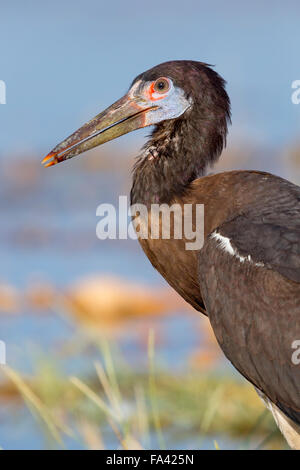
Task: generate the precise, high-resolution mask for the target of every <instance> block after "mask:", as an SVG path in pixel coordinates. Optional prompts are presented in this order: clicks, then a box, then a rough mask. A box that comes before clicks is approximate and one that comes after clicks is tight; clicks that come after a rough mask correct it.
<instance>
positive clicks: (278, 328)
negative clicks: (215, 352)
mask: <svg viewBox="0 0 300 470" xmlns="http://www.w3.org/2000/svg"><path fill="white" fill-rule="evenodd" d="M291 197H292V198H294V199H295V197H296V199H297V198H298V192H297V193H296V194H294V195H291V194H290V195H289V196H288V197H287V199H289V198H291ZM299 201H300V198H299V200H298V205H297V204H295V200H294V204H291V201H290V200H289V201H287V204H286V205H285V204H282V205H280V204H279V206H280V208H279V206H278V205H277V210H275V211H274V208H273V207H272V204H275V205H276V201H272V202H271V203H270V204H269V205H268V204H265V205H264V206H263V207H262V205H260V206H259V205H258V207H256V208H255V207H252V208H251V210H250V212H248V213H247V212H246V213H242V214H240V215H239V216H237V217H236V218H234V219H232V220H230V221H228V222H225V223H224V224H223V225H221V226H220V227H218V228H217V229H216V230H215V231H214V232H213V233H212V234H210V235H209V236H208V237H207V239H206V241H205V243H204V246H203V248H202V250H201V251H200V253H199V278H200V288H201V292H202V295H203V299H204V303H205V306H206V309H207V311H208V316H209V318H210V321H211V323H212V326H213V329H214V332H215V334H216V337H217V339H218V342H219V344H220V346H221V348H222V349H223V351H224V353H225V355H226V356H227V357H228V358H229V360H230V361H231V362H232V363H233V365H234V366H235V367H236V368H237V369H238V370H239V371H240V372H241V373H242V374H243V375H244V376H245V377H246V378H247V379H248V380H249V381H250V382H252V383H253V384H254V385H255V386H256V387H257V388H258V389H259V390H261V391H262V392H264V394H265V395H266V396H267V397H268V398H269V399H271V401H273V402H274V403H275V404H277V406H278V407H279V408H280V409H281V410H282V411H284V412H285V413H286V414H287V415H288V416H289V417H290V418H291V419H293V420H294V421H295V422H297V423H298V424H300V364H299V362H300V361H299V359H300V217H299V205H300V203H299ZM274 214H275V215H274ZM297 214H298V217H297Z"/></svg>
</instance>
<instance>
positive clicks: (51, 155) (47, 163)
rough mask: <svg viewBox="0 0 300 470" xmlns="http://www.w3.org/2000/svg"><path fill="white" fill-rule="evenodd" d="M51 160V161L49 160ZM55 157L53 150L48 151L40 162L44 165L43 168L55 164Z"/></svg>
mask: <svg viewBox="0 0 300 470" xmlns="http://www.w3.org/2000/svg"><path fill="white" fill-rule="evenodd" d="M50 160H51V161H50ZM56 163H58V162H57V159H56V153H55V152H50V153H49V154H48V155H46V157H45V158H44V159H43V160H42V162H41V164H42V165H44V167H45V168H48V167H49V166H53V165H56Z"/></svg>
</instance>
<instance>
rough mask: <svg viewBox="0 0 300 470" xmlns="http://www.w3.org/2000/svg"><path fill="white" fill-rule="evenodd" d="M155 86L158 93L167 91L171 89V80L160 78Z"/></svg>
mask: <svg viewBox="0 0 300 470" xmlns="http://www.w3.org/2000/svg"><path fill="white" fill-rule="evenodd" d="M153 88H154V91H156V93H166V92H167V91H169V89H170V82H169V80H168V79H167V78H158V79H157V80H156V82H155V83H154V87H153Z"/></svg>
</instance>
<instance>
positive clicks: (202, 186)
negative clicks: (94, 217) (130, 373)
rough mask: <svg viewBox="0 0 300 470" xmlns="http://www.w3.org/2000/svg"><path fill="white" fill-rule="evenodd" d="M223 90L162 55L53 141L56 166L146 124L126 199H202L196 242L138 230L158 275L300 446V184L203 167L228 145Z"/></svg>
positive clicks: (207, 73) (50, 160)
mask: <svg viewBox="0 0 300 470" xmlns="http://www.w3.org/2000/svg"><path fill="white" fill-rule="evenodd" d="M229 122H230V100H229V98H228V95H227V93H226V91H225V81H224V80H223V79H222V78H221V77H220V75H218V74H217V73H216V72H215V71H214V70H213V69H212V68H211V66H209V65H207V64H204V63H202V62H196V61H188V60H182V61H170V62H165V63H162V64H160V65H157V66H156V67H153V68H151V69H150V70H147V71H146V72H144V73H142V74H140V75H139V76H137V77H136V78H135V79H134V81H133V82H132V84H131V86H130V88H129V91H128V92H127V93H126V95H125V96H124V97H123V98H121V99H120V100H118V101H117V102H116V103H114V104H113V105H111V106H110V107H108V108H107V109H106V110H105V111H103V112H102V113H100V114H99V115H97V116H96V117H95V118H94V119H92V120H91V121H89V122H88V123H86V124H85V125H83V126H82V127H81V128H80V129H78V130H77V131H76V132H74V133H73V134H72V135H71V136H70V137H68V138H67V139H66V140H64V141H63V142H62V143H60V144H59V145H57V146H56V147H55V148H54V149H53V150H52V151H51V152H50V153H49V154H48V155H47V156H46V157H45V158H44V160H43V163H44V164H45V166H46V167H49V166H52V165H55V164H57V163H59V162H62V161H64V160H67V159H70V158H72V157H74V156H75V155H78V154H81V153H82V152H84V151H86V150H89V149H91V148H93V147H95V146H98V145H100V144H103V143H104V142H107V141H109V140H112V139H115V138H117V137H119V136H121V135H123V134H125V133H127V132H131V131H133V130H135V129H138V128H142V127H146V126H154V128H153V131H152V134H151V136H150V138H149V140H148V141H147V143H146V144H145V145H144V147H143V148H142V150H141V152H140V155H139V157H138V160H137V162H136V164H135V167H134V171H133V183H132V189H131V202H132V203H133V204H136V203H140V204H144V205H146V206H147V208H148V209H149V212H151V206H152V204H157V203H159V204H168V205H170V204H174V203H176V204H180V205H181V206H182V207H183V206H184V204H192V205H196V204H204V212H205V225H204V230H205V236H204V243H203V246H202V247H201V249H198V250H187V249H186V248H185V246H186V245H185V242H186V240H185V238H184V236H183V237H182V239H175V237H172V238H171V239H169V240H167V239H163V238H162V237H159V238H158V239H154V238H151V233H149V237H148V238H141V237H140V238H139V242H140V244H141V246H142V248H143V250H144V252H145V254H146V255H147V256H148V258H149V260H150V261H151V263H152V265H153V266H154V268H156V269H157V270H158V271H159V272H160V273H161V274H162V276H163V277H164V278H165V279H166V280H167V282H168V283H169V284H170V285H171V286H172V287H173V288H174V289H175V290H176V291H177V292H178V293H179V294H180V295H181V296H182V297H183V298H184V299H185V300H186V301H187V302H188V303H190V304H191V305H192V306H193V307H194V308H195V309H196V310H198V311H200V312H202V313H203V314H205V315H207V317H208V318H209V321H210V322H211V325H212V328H213V330H214V333H215V336H216V339H217V341H218V343H219V345H220V347H221V348H222V350H223V352H224V354H225V356H226V357H227V358H228V359H229V360H230V361H231V363H232V364H233V365H234V367H235V368H236V369H237V370H238V371H239V372H240V373H241V374H242V375H243V376H244V377H245V378H246V379H247V380H248V381H249V382H251V383H252V384H253V385H254V387H255V388H256V390H257V391H258V393H259V395H260V396H261V397H262V398H263V400H264V401H265V403H266V405H267V406H268V408H269V409H270V410H271V412H272V413H273V416H274V418H275V421H276V423H277V425H278V426H279V428H280V430H281V431H282V433H283V434H284V436H285V438H286V440H287V442H288V444H289V445H290V446H291V447H292V448H294V449H300V366H299V362H298V361H293V353H295V351H294V349H293V347H294V346H293V345H295V344H297V341H299V340H300V187H298V186H296V185H294V184H292V183H290V182H289V181H286V180H284V179H282V178H280V177H278V176H274V175H272V174H269V173H265V172H261V171H229V172H223V173H219V174H213V175H207V170H208V168H209V167H210V166H211V165H212V164H213V163H214V162H216V160H217V159H218V158H219V156H220V154H221V152H222V150H223V148H224V146H225V145H226V136H227V127H228V123H229Z"/></svg>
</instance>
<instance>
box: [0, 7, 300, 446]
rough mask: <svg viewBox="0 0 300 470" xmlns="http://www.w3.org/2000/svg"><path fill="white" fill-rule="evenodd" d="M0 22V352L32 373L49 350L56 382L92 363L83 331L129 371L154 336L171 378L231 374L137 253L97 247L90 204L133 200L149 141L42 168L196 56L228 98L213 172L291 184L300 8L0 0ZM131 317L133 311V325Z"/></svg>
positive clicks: (124, 247) (16, 437)
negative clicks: (133, 175) (2, 92)
mask: <svg viewBox="0 0 300 470" xmlns="http://www.w3.org/2000/svg"><path fill="white" fill-rule="evenodd" d="M0 15H1V16H0V64H1V66H0V80H4V81H5V83H6V88H7V96H6V100H7V103H6V104H5V105H0V171H1V173H0V213H1V230H0V260H1V262H0V340H4V341H5V342H6V345H7V360H8V364H9V365H10V366H12V367H14V368H16V369H17V370H19V371H20V372H21V373H22V374H25V375H26V374H29V375H33V376H34V373H35V371H36V360H37V359H36V358H37V357H40V355H41V354H42V355H43V356H45V357H47V359H48V360H49V358H50V359H51V360H53V361H54V362H55V363H56V364H57V363H59V365H60V367H62V369H63V373H65V374H68V373H70V372H72V373H76V374H79V373H89V372H91V370H92V368H93V359H94V358H95V356H96V357H97V353H95V352H92V353H91V351H89V350H88V354H87V351H86V350H85V348H83V349H81V348H79V350H76V348H75V352H74V349H72V348H71V353H70V352H69V353H66V351H65V350H64V349H63V348H62V345H66V344H69V342H70V343H71V344H73V343H72V342H75V343H76V341H74V338H75V337H76V338H77V336H76V335H77V334H78V330H79V331H80V334H81V329H82V328H83V326H82V325H83V324H86V323H87V319H88V320H89V321H88V323H89V326H90V325H92V328H96V329H97V330H100V332H101V334H103V333H105V335H107V337H108V338H113V339H114V341H116V342H117V343H118V345H119V347H120V348H121V350H122V354H123V355H124V357H126V358H127V359H128V361H129V362H130V363H131V366H132V367H133V368H134V369H136V370H137V371H138V370H139V369H140V368H143V367H144V365H145V361H146V360H147V352H146V351H145V349H147V348H146V346H145V344H144V343H145V342H147V340H146V339H145V338H146V337H147V332H148V329H149V328H150V327H151V328H154V330H155V331H157V334H158V335H159V341H158V346H157V349H158V351H157V353H158V355H159V357H160V359H161V361H162V362H163V363H164V364H166V365H167V367H168V369H169V370H171V371H174V373H176V371H178V370H179V369H182V370H185V369H186V368H187V367H188V365H191V364H192V366H193V367H194V366H195V367H198V368H199V369H200V370H202V369H203V368H205V367H207V365H211V367H212V368H220V369H221V370H222V372H224V371H225V372H226V374H228V375H232V374H234V371H233V370H232V369H231V368H230V366H229V365H228V364H227V363H226V362H223V360H222V356H219V353H218V352H217V351H218V349H217V347H216V345H215V343H214V340H213V339H212V338H211V337H210V333H209V332H208V331H207V330H206V328H207V327H206V326H205V325H204V324H205V320H203V319H201V318H200V317H199V316H198V315H196V314H195V313H193V312H191V311H189V310H188V309H187V307H186V306H185V305H184V304H183V303H182V302H181V301H180V299H179V298H177V296H176V295H175V294H173V293H172V292H171V291H169V288H168V286H167V285H166V283H165V282H164V281H163V280H162V279H161V278H160V276H159V275H158V274H157V273H156V272H155V271H154V270H153V268H152V267H151V265H150V263H149V262H148V260H147V259H146V258H145V256H144V255H143V253H142V252H141V250H140V248H139V246H138V244H137V242H134V241H132V240H128V241H109V240H107V241H103V242H100V241H99V240H97V239H96V235H95V229H96V223H97V218H96V207H97V206H98V204H100V203H101V202H111V203H116V202H117V199H118V196H119V195H120V194H128V193H129V189H130V167H131V165H132V163H133V158H134V156H135V155H136V154H137V152H138V149H139V147H140V146H141V145H142V143H143V141H144V138H145V136H146V135H147V134H148V132H149V130H147V129H146V130H141V131H138V132H136V133H133V134H130V135H126V136H123V137H122V138H120V139H119V140H118V141H116V142H111V143H108V144H106V146H105V147H103V148H101V149H99V150H95V151H93V152H91V153H90V154H89V155H85V156H84V157H81V158H79V159H74V160H72V162H69V163H66V164H63V165H58V166H57V167H55V168H53V169H50V170H44V169H43V168H42V167H41V165H40V161H41V159H42V157H43V156H45V155H46V154H47V153H48V152H49V151H50V150H51V148H53V147H54V146H55V145H56V144H57V143H58V142H60V141H61V140H62V139H64V138H65V137H66V136H67V135H69V134H70V133H71V132H73V131H74V130H75V129H77V128H78V127H79V126H80V125H81V124H82V123H84V122H85V121H86V120H88V119H90V118H91V117H93V116H94V115H95V114H97V113H98V112H99V111H100V110H102V109H104V108H105V107H107V106H108V105H110V104H111V103H112V102H114V101H115V100H116V99H118V98H119V97H121V96H122V95H123V94H124V92H125V91H126V90H127V88H128V86H129V85H130V83H131V81H132V79H133V78H134V77H135V76H136V75H137V74H139V73H141V72H142V71H144V70H146V69H148V68H150V67H152V66H154V65H156V64H158V63H160V62H163V61H167V60H172V59H193V60H199V61H204V62H207V63H209V64H213V65H215V68H216V70H217V71H218V72H219V73H220V74H221V75H222V76H223V77H224V78H225V79H226V81H227V83H228V86H227V89H228V93H229V95H230V97H231V101H232V126H231V127H230V133H229V139H228V147H227V150H226V152H224V155H223V157H222V159H221V161H220V164H219V165H218V167H217V169H218V170H221V169H231V168H252V169H263V170H267V171H270V172H274V173H277V174H280V175H282V176H285V177H287V178H289V179H291V180H293V181H294V182H298V183H299V181H300V151H299V144H298V143H299V126H300V105H298V106H297V105H295V104H293V103H292V100H291V96H292V92H293V90H292V82H293V81H294V80H300V67H299V44H300V31H299V15H300V4H299V2H297V1H296V0H295V1H292V0H288V1H286V2H280V1H272V2H271V1H266V2H261V1H256V0H255V1H252V2H251V3H250V2H249V3H247V4H246V2H240V1H234V0H229V1H226V2H224V1H214V0H212V1H210V2H205V1H199V0H198V1H191V0H186V1H185V2H181V1H180V2H179V1H177V0H173V1H172V2H171V1H157V0H152V1H151V2H150V3H145V2H140V1H139V2H138V1H130V0H128V1H126V2H125V1H120V0H117V1H114V2H104V1H103V2H102V1H97V0H85V1H83V0H76V1H69V0H60V1H58V0H52V1H51V2H40V1H33V0H27V1H26V2H23V1H11V2H7V1H6V2H4V1H2V2H1V7H0ZM128 283H129V284H128ZM122 289H123V290H122ZM124 289H125V291H126V292H127V293H128V292H129V294H128V295H127V293H126V294H124V292H125V291H124ZM151 289H152V290H151ZM116 293H118V295H117V294H116ZM130 293H131V294H130ZM158 293H159V295H158ZM130 295H131V298H130ZM137 295H138V296H140V298H141V299H142V300H141V305H140V306H139V307H138V308H137V307H136V305H135V299H136V297H137ZM124 296H125V297H126V302H128V303H126V302H125V303H126V308H125V307H124ZM127 297H128V298H127ZM103 298H105V299H106V300H105V301H104V300H103ZM119 298H121V300H118V299H119ZM66 299H67V301H66ZM122 299H123V300H122ZM122 302H123V303H122ZM128 305H129V308H132V309H133V310H135V309H136V312H135V311H133V313H132V316H130V318H129V319H128V318H125V317H126V315H125V314H124V315H123V313H124V312H123V311H124V309H125V310H126V309H128ZM166 305H168V306H169V307H167V306H166ZM170 309H171V315H170V312H169V310H170ZM110 314H111V316H112V317H113V318H112V319H111V318H110V316H109V315H110ZM166 315H167V316H166ZM144 317H145V319H144ZM135 318H138V320H134V319H135ZM143 319H144V320H143ZM137 325H138V327H137ZM74 331H76V335H75V332H74ZM61 348H62V350H63V352H62V350H61ZM137 352H139V354H137ZM2 382H3V384H4V385H5V378H4V377H3V381H2ZM2 382H1V380H0V385H1V383H2ZM4 385H3V387H4ZM0 392H1V387H0ZM4 395H5V394H4ZM0 397H1V393H0ZM5 397H6V395H5ZM3 403H5V401H4V402H3ZM18 410H19V411H18V413H19V414H18V413H17V414H15V413H12V411H11V408H10V407H8V406H7V404H5V405H4V406H2V405H1V408H0V446H3V447H4V448H42V447H43V446H44V441H43V439H41V436H40V434H39V431H38V427H37V424H36V422H35V421H33V420H32V418H31V417H30V415H29V414H27V412H26V411H25V408H18ZM12 416H13V417H12ZM16 424H18V426H16ZM223 440H224V442H223V441H222V438H221V442H223V444H224V446H231V445H233V444H232V443H234V442H235V441H234V440H229V443H228V441H227V440H226V439H225V438H224V439H223ZM109 442H110V444H108V445H110V446H112V445H113V444H112V443H111V441H109ZM174 442H175V441H172V443H173V445H174V446H175V445H177V446H180V445H182V446H187V445H188V444H187V443H186V442H185V441H183V440H182V441H179V443H176V444H175V443H174ZM194 442H195V441H193V440H190V445H192V444H191V443H194ZM69 445H70V447H76V445H77V444H76V443H75V444H74V442H71V443H69ZM205 445H207V447H210V446H211V444H210V443H206V444H205Z"/></svg>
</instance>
